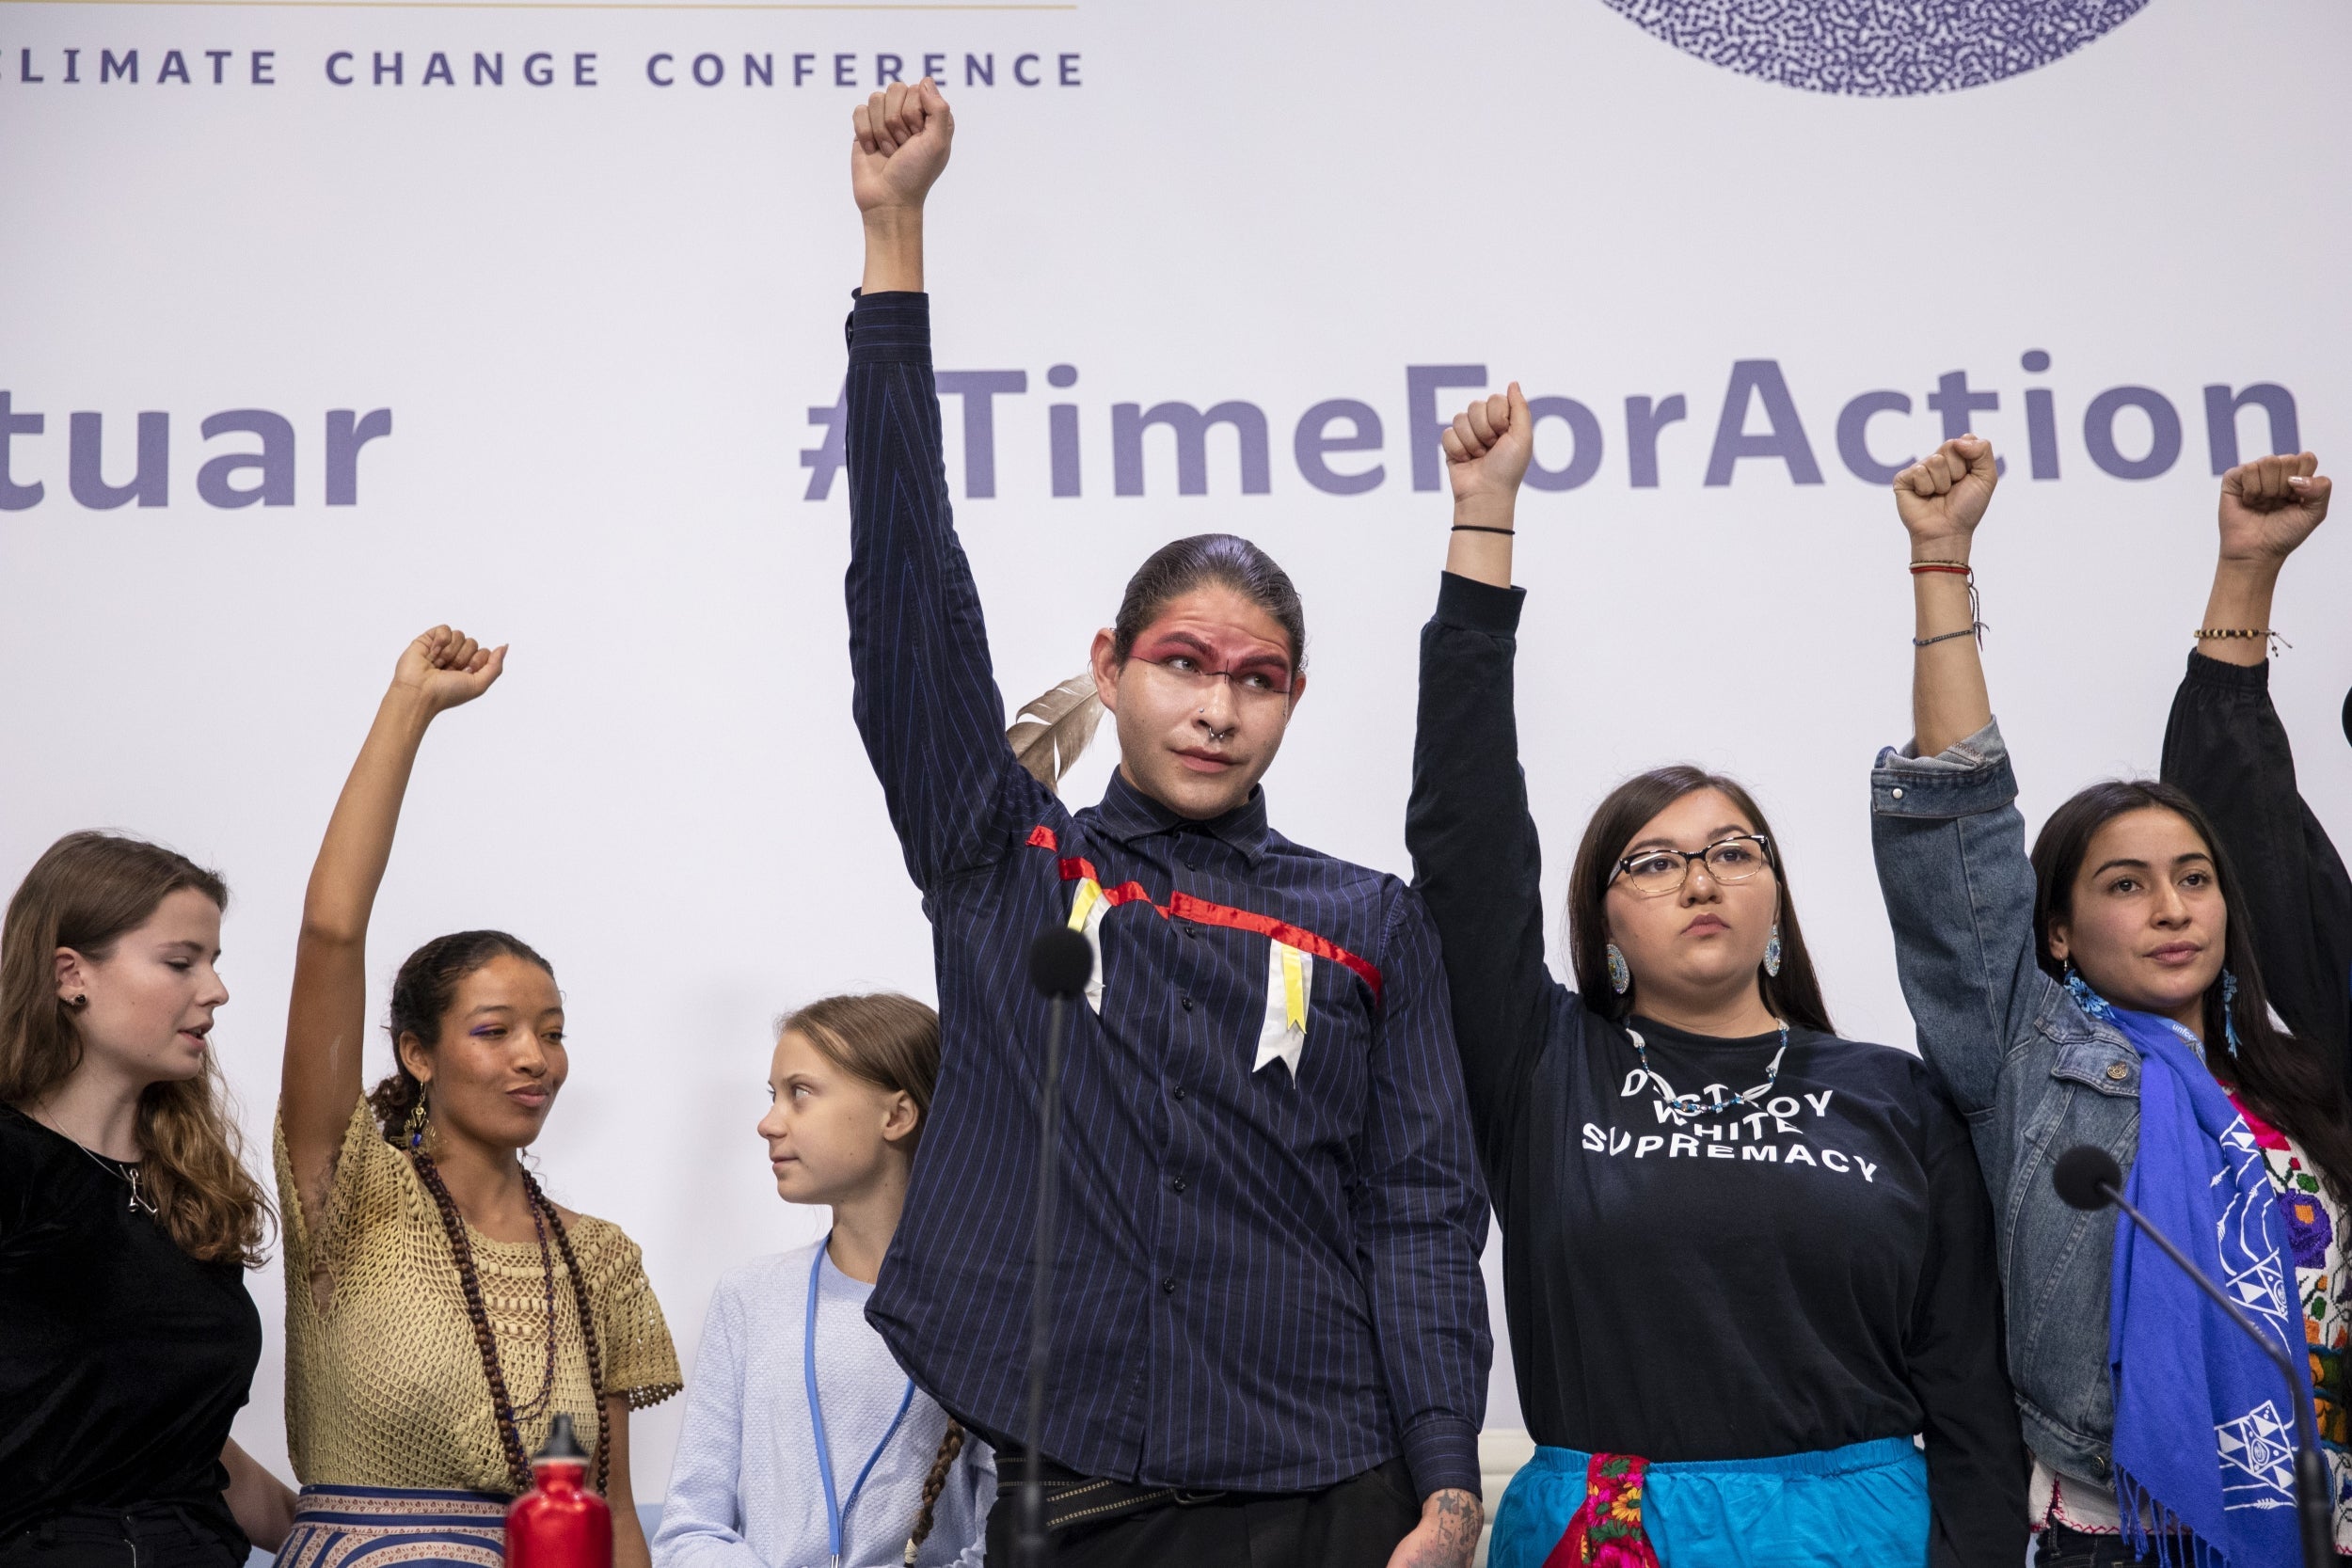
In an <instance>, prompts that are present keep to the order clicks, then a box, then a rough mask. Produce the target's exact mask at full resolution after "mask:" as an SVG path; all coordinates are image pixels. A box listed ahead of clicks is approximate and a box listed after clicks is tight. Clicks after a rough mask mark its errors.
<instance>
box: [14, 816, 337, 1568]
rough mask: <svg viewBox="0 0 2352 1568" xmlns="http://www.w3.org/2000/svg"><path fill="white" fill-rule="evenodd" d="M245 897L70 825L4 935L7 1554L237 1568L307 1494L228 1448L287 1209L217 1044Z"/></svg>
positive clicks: (38, 866) (154, 855)
mask: <svg viewBox="0 0 2352 1568" xmlns="http://www.w3.org/2000/svg"><path fill="white" fill-rule="evenodd" d="M228 904H229V888H228V885H227V884H226V883H224V882H223V881H222V880H221V879H220V877H219V876H218V874H216V873H215V872H211V871H207V870H205V869H204V868H203V867H202V866H199V865H198V864H196V863H194V862H192V861H190V860H188V859H187V858H186V857H185V856H183V855H179V854H175V853H174V852H172V851H171V850H169V849H166V848H163V847H159V846H156V845H152V844H146V843H142V842H140V841H139V840H137V839H134V838H125V837H121V836H119V835H117V834H113V833H99V832H79V833H69V834H67V835H66V836H65V837H64V838H61V839H59V840H57V842H56V843H55V844H53V845H51V846H50V847H49V848H48V850H47V851H46V852H45V853H43V854H42V855H41V857H40V860H38V861H36V862H34V863H33V868H32V869H31V870H30V871H28V872H26V873H25V876H24V881H23V883H21V884H20V885H19V886H18V888H17V890H16V894H15V896H14V897H12V898H10V899H9V901H8V921H7V924H6V927H0V1563H5V1564H8V1568H35V1565H39V1568H78V1565H80V1564H85V1563H91V1564H95V1563H101V1562H103V1563H104V1564H106V1565H108V1568H113V1565H115V1564H119V1562H120V1561H121V1560H122V1555H123V1553H124V1551H125V1550H126V1549H128V1550H129V1551H130V1552H131V1553H132V1554H133V1556H134V1558H135V1560H143V1561H145V1562H148V1563H153V1564H160V1565H162V1568H236V1565H237V1564H240V1563H242V1562H243V1561H244V1560H245V1556H246V1550H247V1543H248V1542H251V1543H255V1544H261V1545H263V1546H270V1547H275V1546H276V1545H277V1544H278V1542H279V1541H280V1540H281V1539H282V1538H283V1537H284V1535H285V1532H286V1527H287V1522H288V1520H289V1519H290V1517H291V1515H292V1511H293V1504H294V1498H293V1496H292V1494H291V1493H289V1492H288V1491H287V1490H286V1488H285V1486H284V1485H283V1484H281V1483H280V1482H278V1481H277V1480H276V1479H274V1478H273V1477H271V1476H270V1474H269V1473H268V1472H267V1471H266V1470H264V1469H262V1467H261V1465H258V1464H256V1463H254V1461H253V1460H252V1459H251V1458H249V1457H248V1456H246V1453H245V1452H244V1450H242V1449H239V1448H238V1447H237V1445H236V1444H235V1443H233V1442H230V1438H229V1427H230V1421H231V1420H232V1419H234V1418H235V1416H236V1414H237V1411H238V1410H239V1409H240V1408H241V1407H243V1405H244V1404H245V1402H246V1394H247V1392H248V1390H249V1389H250V1387H251V1386H252V1382H253V1368H254V1365H255V1363H256V1362H258V1361H259V1360H260V1359H261V1354H262V1322H261V1316H260V1314H259V1313H257V1312H256V1311H255V1310H254V1308H253V1302H252V1298H251V1297H250V1296H248V1295H247V1294H246V1288H245V1271H246V1269H248V1268H252V1267H255V1266H257V1265H258V1264H259V1263H260V1262H261V1260H262V1240H263V1236H264V1233H265V1230H266V1227H267V1226H268V1222H269V1210H268V1205H267V1203H266V1201H265V1200H264V1199H263V1197H262V1189H261V1187H260V1185H259V1184H258V1183H257V1182H255V1180H253V1178H252V1177H251V1176H250V1175H248V1174H247V1173H246V1168H245V1164H244V1162H243V1160H242V1159H241V1158H240V1148H239V1144H238V1139H237V1130H236V1121H235V1118H234V1117H232V1116H231V1114H230V1111H229V1108H228V1106H227V1104H226V1103H225V1100H226V1095H225V1092H224V1090H223V1087H222V1084H221V1077H220V1069H219V1066H218V1064H217V1062H216V1061H215V1057H214V1053H213V1042H212V1031H213V1022H214V1018H215V1014H216V1013H217V1012H218V1010H219V1009H220V1008H221V1007H222V1006H225V1005H226V1004H227V1003H228V1001H229V990H228V988H227V987H226V986H224V985H223V984H221V979H220V974H219V972H218V970H217V969H216V968H215V964H216V963H217V961H218V959H219V958H220V918H221V913H222V911H224V910H225V909H226V908H227V907H228Z"/></svg>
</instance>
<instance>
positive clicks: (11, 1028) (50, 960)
mask: <svg viewBox="0 0 2352 1568" xmlns="http://www.w3.org/2000/svg"><path fill="white" fill-rule="evenodd" d="M182 888H194V889H195V890H196V891H197V892H199V893H200V894H202V895H204V896H205V897H207V898H209V899H211V900H212V901H213V902H214V903H215V905H217V906H219V907H220V909H221V910H223V911H227V909H228V908H229V886H228V884H227V883H226V882H223V881H222V880H221V879H220V874H219V873H218V872H215V871H207V870H205V869H204V868H203V867H202V866H200V865H198V864H197V863H195V862H193V861H191V860H189V859H188V858H187V857H186V856H185V855H182V854H178V853H176V852H174V851H172V850H169V849H167V848H165V847H162V846H161V845H157V844H149V843H147V842H146V841H144V840H142V839H135V838H129V837H126V836H124V835H123V834H120V833H103V832H78V833H68V834H66V835H65V837H63V838H61V839H59V840H57V842H56V843H55V844H53V845H51V846H50V847H48V848H47V849H46V850H45V851H43V852H42V854H41V857H40V859H39V860H37V861H35V862H34V863H33V868H32V869H31V870H30V871H27V872H26V873H25V874H24V881H23V882H21V883H19V884H18V886H17V890H16V894H15V895H14V896H13V897H11V898H10V899H9V900H8V918H7V921H6V923H5V925H4V926H0V1103H7V1104H11V1105H25V1104H30V1103H32V1102H34V1101H39V1100H40V1098H41V1097H42V1096H43V1095H45V1094H48V1093H49V1092H51V1091H52V1090H54V1089H55V1088H56V1086H57V1085H60V1084H62V1083H64V1082H65V1081H66V1079H67V1078H69V1077H70V1076H72V1073H73V1070H74V1069H76V1068H78V1067H80V1066H81V1064H82V1039H81V1032H80V1029H79V1028H78V1026H77V1025H76V1024H75V1023H74V1021H73V1017H74V1015H73V1011H72V1008H70V1007H68V1006H66V1005H65V1004H64V1003H63V1002H62V1001H60V1000H59V999H58V997H57V975H56V953H57V949H58V948H60V947H71V948H72V949H73V950H74V951H75V952H77V953H80V954H82V955H83V956H84V957H85V958H90V959H92V960H94V961H99V962H103V961H104V960H105V959H106V958H109V957H111V956H112V955H113V953H114V950H115V944H116V943H117V942H120V941H121V940H122V938H123V937H124V936H126V935H128V934H129V933H130V932H131V931H133V930H135V929H136V928H137V927H140V926H143V925H145V924H146V923H147V919H148V917H149V916H150V915H151V914H153V913H154V912H155V910H156V907H157V906H158V905H160V904H162V903H163V901H164V900H165V899H166V898H167V897H168V896H170V895H172V894H174V893H177V892H179V891H180V890H181V889H182ZM138 1139H139V1152H140V1156H141V1158H140V1161H139V1172H140V1176H141V1179H142V1182H143V1185H144V1186H145V1187H146V1189H147V1191H148V1193H149V1194H150V1196H152V1198H153V1199H154V1203H155V1214H156V1219H157V1220H158V1222H160V1223H161V1224H162V1226H163V1227H164V1229H165V1230H166V1231H167V1233H169V1235H170V1237H171V1239H172V1241H173V1242H174V1243H177V1244H178V1246H179V1248H180V1250H181V1251H183V1252H184V1253H186V1254H187V1255H188V1256H189V1257H191V1258H196V1259H202V1260H203V1261H205V1262H222V1261H228V1262H236V1263H242V1264H244V1265H245V1266H246V1267H247V1268H258V1267H259V1266H260V1265H261V1262H262V1246H263V1244H264V1243H265V1241H266V1239H267V1233H268V1227H269V1223H270V1212H269V1200H268V1199H267V1198H266V1197H265V1196H263V1195H262V1188H261V1185H260V1183H258V1182H257V1181H255V1180H253V1177H252V1174H251V1173H250V1172H249V1171H247V1170H246V1168H245V1162H244V1159H243V1153H244V1144H243V1141H242V1139H240V1137H239V1136H238V1133H237V1122H236V1117H234V1116H233V1115H231V1114H230V1109H229V1104H228V1091H227V1090H226V1089H225V1088H224V1087H223V1085H222V1083H221V1076H220V1067H219V1064H218V1062H217V1061H216V1060H215V1056H214V1053H211V1052H209V1051H208V1052H206V1053H204V1065H203V1069H202V1070H201V1071H199V1073H198V1074H197V1075H196V1076H195V1077H193V1078H186V1079H179V1080H175V1081H172V1082H168V1083H156V1084H150V1085H147V1087H146V1088H144V1089H142V1090H141V1091H139V1103H138Z"/></svg>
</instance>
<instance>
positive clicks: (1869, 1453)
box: [1486, 1437, 1928, 1568]
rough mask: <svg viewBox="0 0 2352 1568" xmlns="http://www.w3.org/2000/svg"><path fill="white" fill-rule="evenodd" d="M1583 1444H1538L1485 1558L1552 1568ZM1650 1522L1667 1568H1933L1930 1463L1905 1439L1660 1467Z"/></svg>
mask: <svg viewBox="0 0 2352 1568" xmlns="http://www.w3.org/2000/svg"><path fill="white" fill-rule="evenodd" d="M1591 1459H1592V1455H1590V1454H1588V1453H1584V1452H1581V1451H1580V1450H1578V1449H1536V1450H1535V1457H1534V1459H1532V1460H1530V1461H1528V1463H1527V1465H1526V1466H1525V1467H1524V1468H1522V1469H1521V1470H1520V1471H1519V1473H1518V1475H1516V1476H1514V1477H1512V1478H1511V1484H1510V1486H1509V1488H1508V1489H1507V1490H1505V1491H1504V1493H1503V1494H1502V1504H1501V1506H1499V1507H1498V1508H1496V1510H1495V1528H1494V1539H1493V1542H1492V1544H1490V1545H1489V1546H1488V1548H1487V1556H1486V1562H1487V1568H1543V1561H1544V1559H1545V1558H1547V1557H1549V1555H1550V1554H1551V1549H1552V1547H1554V1546H1556V1545H1558V1544H1560V1537H1561V1535H1562V1533H1563V1532H1564V1531H1565V1530H1566V1529H1567V1528H1568V1521H1569V1520H1570V1519H1572V1518H1574V1517H1575V1515H1576V1511H1577V1510H1578V1509H1579V1508H1581V1507H1582V1506H1583V1504H1584V1472H1585V1465H1587V1463H1588V1462H1589V1461H1590V1460H1591ZM1642 1520H1643V1524H1644V1526H1645V1528H1646V1529H1647V1531H1648V1534H1649V1539H1650V1544H1651V1545H1653V1546H1654V1547H1656V1548H1657V1551H1658V1560H1659V1561H1660V1563H1661V1564H1662V1565H1663V1568H1852V1565H1853V1564H1855V1563H1868V1564H1870V1568H1925V1564H1926V1562H1927V1560H1928V1462H1927V1458H1926V1456H1925V1455H1923V1454H1922V1453H1920V1451H1919V1449H1918V1447H1917V1446H1916V1445H1915V1444H1914V1443H1913V1442H1912V1440H1911V1439H1910V1438H1908V1437H1881V1438H1878V1439H1876V1440H1875V1441H1872V1442H1868V1443H1855V1444H1852V1445H1851V1446H1849V1447H1847V1448H1842V1449H1824V1450H1822V1451H1820V1452H1819V1453H1794V1454H1787V1455H1784V1456H1782V1457H1780V1458H1778V1459H1726V1460H1708V1461H1695V1462H1692V1463H1689V1464H1682V1465H1651V1466H1650V1467H1649V1476H1648V1480H1647V1485H1646V1487H1645V1491H1644V1494H1643V1497H1642Z"/></svg>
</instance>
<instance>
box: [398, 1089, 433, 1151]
mask: <svg viewBox="0 0 2352 1568" xmlns="http://www.w3.org/2000/svg"><path fill="white" fill-rule="evenodd" d="M424 1093H425V1091H424V1086H423V1085H418V1086H417V1102H416V1103H415V1104H414V1105H412V1106H410V1107H409V1108H408V1123H407V1125H406V1126H405V1127H403V1128H402V1129H401V1135H402V1136H403V1137H405V1139H406V1140H407V1143H408V1147H409V1148H423V1147H424V1132H425V1128H426V1126H427V1125H428V1124H429V1122H430V1121H431V1119H432V1117H431V1113H430V1112H428V1111H426V1109H425V1108H424Z"/></svg>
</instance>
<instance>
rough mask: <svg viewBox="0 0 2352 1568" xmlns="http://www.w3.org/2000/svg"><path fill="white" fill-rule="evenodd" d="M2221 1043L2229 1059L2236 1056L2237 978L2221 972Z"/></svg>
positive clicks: (2225, 971) (2226, 971)
mask: <svg viewBox="0 0 2352 1568" xmlns="http://www.w3.org/2000/svg"><path fill="white" fill-rule="evenodd" d="M2221 1042H2222V1044H2223V1045H2224V1046H2225V1047H2227V1048H2228V1050H2229V1053H2230V1055H2231V1058H2232V1059H2233V1060H2234V1059H2235V1058H2236V1056H2237V976H2236V975H2234V974H2231V973H2230V972H2229V971H2228V970H2226V969H2225V970H2223V971H2222V972H2221Z"/></svg>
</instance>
